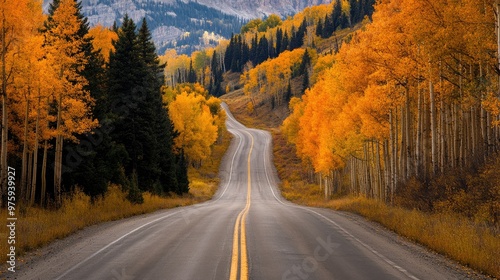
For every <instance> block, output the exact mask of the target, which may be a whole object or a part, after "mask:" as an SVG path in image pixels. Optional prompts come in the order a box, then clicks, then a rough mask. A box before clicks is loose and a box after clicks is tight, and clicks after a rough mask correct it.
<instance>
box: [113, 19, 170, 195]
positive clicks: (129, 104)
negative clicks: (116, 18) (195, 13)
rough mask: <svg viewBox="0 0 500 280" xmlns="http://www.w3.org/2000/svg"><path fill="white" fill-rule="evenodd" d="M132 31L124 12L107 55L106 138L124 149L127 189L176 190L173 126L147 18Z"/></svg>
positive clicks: (162, 191) (132, 25)
mask: <svg viewBox="0 0 500 280" xmlns="http://www.w3.org/2000/svg"><path fill="white" fill-rule="evenodd" d="M135 30H136V25H135V23H134V22H133V21H132V20H131V19H130V18H128V16H127V15H126V16H125V18H124V20H123V25H122V26H121V28H120V29H119V32H118V40H117V41H116V42H115V52H114V53H112V54H111V56H110V61H109V70H108V82H109V100H110V107H109V108H110V112H109V115H110V118H111V120H112V124H113V127H114V128H115V129H114V130H113V131H112V133H111V136H112V138H113V140H114V141H115V142H116V143H117V144H118V145H121V146H123V147H124V149H125V151H126V158H125V160H124V161H123V162H122V164H123V167H124V171H125V174H130V176H132V177H130V179H129V180H128V181H129V182H130V186H129V192H130V193H132V192H134V186H135V184H136V183H137V186H138V188H139V189H140V190H142V191H145V190H147V191H153V192H156V193H168V192H170V191H175V192H177V191H178V184H177V170H176V162H175V156H174V154H173V150H172V146H173V132H172V125H171V122H170V120H169V118H168V114H167V111H166V110H165V108H163V104H162V98H161V91H160V87H161V86H162V84H163V71H162V67H161V65H160V64H159V60H158V56H157V55H156V49H155V47H154V44H153V43H152V41H151V33H150V31H149V28H148V27H147V22H146V21H143V22H142V25H141V28H140V30H139V32H138V34H136V31H135ZM133 176H136V177H137V178H133Z"/></svg>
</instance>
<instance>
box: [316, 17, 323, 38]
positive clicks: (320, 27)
mask: <svg viewBox="0 0 500 280" xmlns="http://www.w3.org/2000/svg"><path fill="white" fill-rule="evenodd" d="M316 36H321V37H323V20H321V19H319V21H318V24H317V25H316Z"/></svg>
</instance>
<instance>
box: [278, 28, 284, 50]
mask: <svg viewBox="0 0 500 280" xmlns="http://www.w3.org/2000/svg"><path fill="white" fill-rule="evenodd" d="M282 44H283V30H282V29H281V28H278V30H276V56H278V55H280V53H282V52H283V47H282Z"/></svg>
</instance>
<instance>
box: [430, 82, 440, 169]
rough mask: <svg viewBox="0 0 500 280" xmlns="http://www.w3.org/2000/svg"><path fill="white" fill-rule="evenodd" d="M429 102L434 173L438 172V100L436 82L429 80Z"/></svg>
mask: <svg viewBox="0 0 500 280" xmlns="http://www.w3.org/2000/svg"><path fill="white" fill-rule="evenodd" d="M429 102H430V106H431V107H430V110H431V162H432V163H431V164H432V170H431V171H432V174H433V175H435V174H436V173H437V167H438V165H437V133H436V130H437V127H436V101H435V96H434V84H433V83H432V81H429Z"/></svg>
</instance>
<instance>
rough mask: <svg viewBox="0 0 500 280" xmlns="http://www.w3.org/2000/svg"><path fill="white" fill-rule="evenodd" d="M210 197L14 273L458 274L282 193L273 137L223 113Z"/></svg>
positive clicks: (102, 234) (348, 218)
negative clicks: (224, 139)
mask: <svg viewBox="0 0 500 280" xmlns="http://www.w3.org/2000/svg"><path fill="white" fill-rule="evenodd" d="M227 127H228V129H229V131H230V132H231V133H232V134H234V136H235V137H234V140H233V142H232V144H231V146H230V148H229V151H228V153H227V154H226V157H225V160H224V163H223V166H222V167H221V177H222V180H221V181H222V183H221V186H220V189H219V191H218V192H217V194H216V196H215V197H214V199H212V200H211V201H209V202H206V203H202V204H199V205H194V206H190V207H184V208H177V209H171V210H165V211H159V212H156V213H153V214H149V215H143V216H138V217H134V218H130V219H125V220H123V221H117V222H111V223H106V224H103V225H100V226H94V227H91V228H89V229H86V230H84V231H82V232H80V233H78V234H76V235H74V236H72V237H70V238H68V239H65V240H62V241H58V242H56V245H51V246H49V247H48V248H46V249H44V250H42V252H41V253H40V256H38V257H34V258H33V260H32V261H29V262H28V263H26V264H25V265H23V266H22V267H20V268H19V270H18V271H17V272H16V273H15V274H14V275H13V274H7V275H4V277H5V276H7V278H10V279H13V278H16V279H75V280H77V279H78V280H80V279H154V280H156V279H179V280H189V279H203V280H204V279H297V280H299V279H457V278H465V277H466V275H465V274H463V272H461V271H460V270H459V269H455V268H453V265H450V263H449V262H448V261H446V260H444V259H443V258H441V257H439V256H435V255H433V254H430V253H427V252H426V251H425V250H423V249H422V248H420V247H418V246H416V245H413V244H410V243H408V242H406V241H404V240H403V239H401V238H399V237H397V236H395V235H394V234H392V233H390V232H387V231H385V230H383V229H382V228H380V227H378V226H376V225H374V224H372V223H369V222H366V221H364V220H363V219H362V218H359V217H357V216H355V215H349V214H342V213H337V212H334V211H330V210H326V209H315V208H306V207H300V206H297V205H293V204H291V203H288V202H286V201H284V200H283V198H282V197H281V196H280V194H279V192H278V189H277V187H276V183H277V178H276V175H275V172H274V169H273V166H272V163H271V155H270V150H271V147H270V146H271V136H270V135H269V133H267V132H264V131H260V130H255V129H249V128H246V127H244V126H243V125H241V124H240V123H238V122H237V121H236V120H235V119H234V118H233V116H232V115H231V114H228V121H227Z"/></svg>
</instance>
